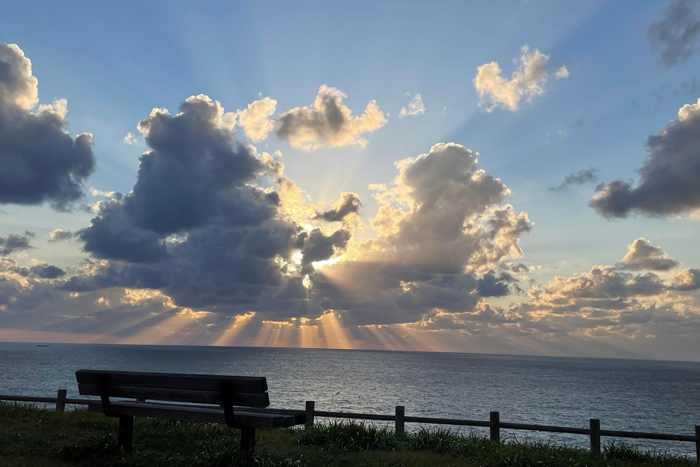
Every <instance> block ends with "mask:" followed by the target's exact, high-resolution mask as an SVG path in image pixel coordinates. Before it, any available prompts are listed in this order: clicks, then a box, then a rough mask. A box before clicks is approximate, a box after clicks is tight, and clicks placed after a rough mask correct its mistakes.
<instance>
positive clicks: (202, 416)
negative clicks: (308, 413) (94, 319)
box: [88, 401, 305, 428]
mask: <svg viewBox="0 0 700 467" xmlns="http://www.w3.org/2000/svg"><path fill="white" fill-rule="evenodd" d="M88 410H89V411H90V412H98V413H102V404H100V403H99V402H95V403H91V404H89V405H88ZM112 414H113V415H114V416H120V415H130V416H134V417H149V418H165V419H171V420H184V421H191V422H203V423H220V424H225V423H226V421H225V419H224V411H223V410H222V409H217V408H206V407H196V406H189V407H188V406H184V405H170V404H155V403H148V402H121V401H119V402H113V403H112ZM304 422H305V417H304V416H303V415H286V414H277V413H268V412H264V413H263V412H254V411H246V410H235V412H234V425H235V427H236V428H244V427H254V428H286V427H291V426H294V425H300V424H303V423H304Z"/></svg>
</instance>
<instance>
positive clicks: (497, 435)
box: [491, 412, 501, 442]
mask: <svg viewBox="0 0 700 467" xmlns="http://www.w3.org/2000/svg"><path fill="white" fill-rule="evenodd" d="M491 441H496V442H499V441H501V414H500V412H491Z"/></svg>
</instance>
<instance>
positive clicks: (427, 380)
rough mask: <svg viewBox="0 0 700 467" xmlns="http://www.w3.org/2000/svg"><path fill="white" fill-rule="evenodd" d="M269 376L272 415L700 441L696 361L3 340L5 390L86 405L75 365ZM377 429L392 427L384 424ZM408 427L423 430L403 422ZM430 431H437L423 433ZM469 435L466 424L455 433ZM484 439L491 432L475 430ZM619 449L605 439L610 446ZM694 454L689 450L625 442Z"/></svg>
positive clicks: (547, 436)
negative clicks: (532, 427) (399, 418)
mask: <svg viewBox="0 0 700 467" xmlns="http://www.w3.org/2000/svg"><path fill="white" fill-rule="evenodd" d="M82 368H85V369H105V370H107V369H108V370H134V371H161V372H171V373H200V374H222V375H250V376H265V377H267V382H268V387H269V393H270V400H271V407H277V408H286V409H303V408H304V405H305V401H308V400H313V401H315V403H316V409H317V410H328V411H347V412H362V413H376V414H393V413H394V410H395V407H396V406H397V405H403V406H405V407H406V415H413V416H427V417H445V418H467V419H472V420H488V419H489V412H490V411H499V412H500V417H501V421H503V422H521V423H535V424H545V425H558V426H569V427H581V428H586V427H588V424H589V419H591V418H598V419H600V423H601V428H603V429H611V430H630V431H644V432H657V433H672V434H687V435H693V434H694V426H695V425H700V363H694V362H673V361H658V360H625V359H588V358H559V357H535V356H517V355H487V354H466V353H430V352H390V351H367V350H328V349H288V348H259V347H255V348H250V347H195V346H136V345H133V346H132V345H92V344H50V345H49V346H47V347H40V346H37V344H34V343H0V394H4V395H8V394H9V395H34V396H55V394H56V391H57V389H59V388H65V389H67V390H68V397H80V396H79V394H78V387H77V384H76V382H75V371H76V370H79V369H82ZM379 424H380V425H390V423H381V422H379ZM406 428H407V429H409V430H410V429H418V428H419V427H418V426H416V425H414V424H407V427H406ZM427 428H429V429H431V428H432V429H434V428H435V427H427ZM453 430H454V431H457V432H460V433H463V434H467V433H469V431H470V429H469V428H467V427H462V428H459V427H454V428H453ZM471 431H474V432H476V433H479V434H483V435H486V434H487V433H486V431H484V429H471ZM502 436H503V437H504V438H511V439H515V440H518V441H540V442H546V443H552V444H557V445H561V444H566V445H571V446H582V447H585V446H588V443H589V440H588V437H587V436H585V435H565V434H552V433H535V432H525V431H512V430H503V432H502ZM610 441H614V442H620V441H621V440H614V439H611V438H603V442H604V443H605V442H610ZM624 442H626V443H627V444H629V445H633V446H636V447H639V448H641V449H644V450H651V451H656V452H668V453H673V454H682V455H694V452H695V446H694V443H690V442H678V441H650V440H632V439H630V440H627V441H624Z"/></svg>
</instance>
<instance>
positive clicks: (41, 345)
mask: <svg viewBox="0 0 700 467" xmlns="http://www.w3.org/2000/svg"><path fill="white" fill-rule="evenodd" d="M36 346H37V347H48V346H49V344H37V345H36Z"/></svg>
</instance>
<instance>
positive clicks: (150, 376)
mask: <svg viewBox="0 0 700 467" xmlns="http://www.w3.org/2000/svg"><path fill="white" fill-rule="evenodd" d="M75 376H76V378H77V380H78V390H79V391H80V394H81V395H83V396H100V397H102V398H103V400H104V398H105V397H107V398H109V397H124V398H134V399H147V400H151V401H168V402H189V403H196V404H214V405H235V406H243V407H267V406H269V405H270V397H269V396H268V394H267V380H266V379H265V378H264V377H255V376H222V375H191V374H177V373H147V372H137V371H99V370H78V371H76V372H75Z"/></svg>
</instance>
